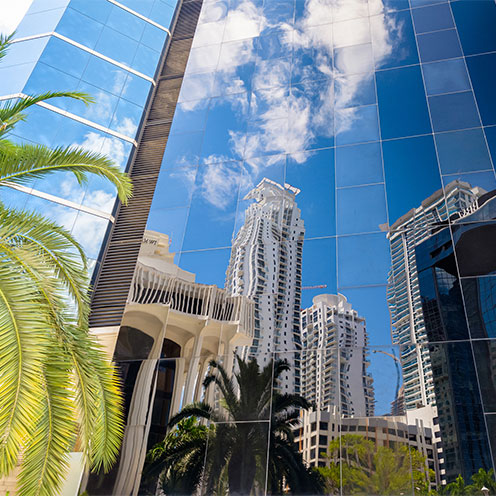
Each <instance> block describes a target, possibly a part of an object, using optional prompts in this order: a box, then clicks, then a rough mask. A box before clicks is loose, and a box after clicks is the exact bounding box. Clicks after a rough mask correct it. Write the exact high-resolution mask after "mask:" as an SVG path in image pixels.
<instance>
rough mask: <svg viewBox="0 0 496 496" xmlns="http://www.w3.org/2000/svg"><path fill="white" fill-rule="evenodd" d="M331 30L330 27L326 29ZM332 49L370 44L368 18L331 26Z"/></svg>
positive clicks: (336, 23)
mask: <svg viewBox="0 0 496 496" xmlns="http://www.w3.org/2000/svg"><path fill="white" fill-rule="evenodd" d="M328 29H329V31H330V30H331V29H330V27H329V28H328ZM332 33H333V39H334V47H335V48H339V47H345V46H351V45H364V44H367V43H370V42H371V38H370V21H369V18H368V17H359V18H357V19H350V20H347V21H341V22H335V23H334V24H333V25H332Z"/></svg>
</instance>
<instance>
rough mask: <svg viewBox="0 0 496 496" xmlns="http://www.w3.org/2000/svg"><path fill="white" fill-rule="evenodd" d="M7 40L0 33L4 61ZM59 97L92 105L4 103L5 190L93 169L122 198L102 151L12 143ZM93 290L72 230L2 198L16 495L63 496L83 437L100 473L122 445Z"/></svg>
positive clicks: (3, 316)
mask: <svg viewBox="0 0 496 496" xmlns="http://www.w3.org/2000/svg"><path fill="white" fill-rule="evenodd" d="M10 39H11V37H1V36H0V59H1V58H2V57H3V56H4V55H5V52H6V50H7V48H8V45H9V42H10ZM60 97H70V98H76V99H79V100H82V101H84V102H85V103H89V102H91V101H92V100H91V98H90V97H88V96H87V95H84V94H81V93H65V92H62V93H61V92H50V93H45V94H43V95H38V96H28V97H25V98H19V99H16V100H12V101H6V102H3V103H2V104H1V106H0V188H2V187H4V188H5V187H7V186H9V185H13V184H14V185H15V184H30V182H32V181H33V180H35V179H39V178H43V177H46V176H47V175H49V174H52V173H54V172H58V171H68V172H72V173H73V174H74V175H75V176H76V178H77V180H78V181H79V183H80V184H81V183H83V182H84V181H86V179H87V175H88V174H96V175H99V176H101V177H104V178H106V179H108V180H109V181H111V182H112V183H113V184H114V185H115V186H116V188H117V192H118V195H119V197H120V199H121V200H122V201H124V202H125V201H126V200H127V199H128V198H129V196H130V194H131V183H130V180H129V178H128V177H127V175H125V174H123V173H121V172H120V171H119V170H118V168H117V167H115V166H114V165H113V164H112V163H111V161H110V160H109V159H107V158H106V157H104V156H102V155H99V154H95V153H91V152H87V151H85V150H82V149H80V148H76V147H70V148H64V149H62V148H56V149H54V150H50V149H49V148H46V147H42V146H34V145H18V144H15V143H13V142H11V141H9V140H8V139H6V135H7V133H8V132H9V131H11V130H12V129H13V127H14V126H15V124H16V123H17V122H19V121H21V120H24V119H25V117H26V116H25V114H24V113H23V112H24V111H25V110H27V109H28V108H29V107H31V106H32V105H35V104H37V103H40V102H42V101H45V100H47V99H51V98H60ZM88 290H89V285H88V277H87V270H86V258H85V256H84V253H83V250H82V249H81V247H80V246H79V244H78V243H77V242H76V240H75V239H74V238H73V237H72V236H71V234H70V233H69V232H67V231H66V230H65V229H63V228H61V227H60V226H58V225H57V224H56V223H54V222H51V221H49V220H47V219H46V218H44V217H43V216H41V215H39V214H35V213H31V212H27V211H22V210H16V209H11V208H7V207H6V206H5V205H3V204H2V203H1V202H0V371H1V372H0V382H1V387H0V477H2V476H5V475H6V474H8V473H9V472H10V471H11V470H12V469H13V468H14V466H15V465H16V464H17V463H18V460H19V457H20V453H21V452H22V453H23V461H22V466H21V471H20V475H19V480H18V482H19V490H18V493H17V494H19V495H20V496H29V495H53V494H56V493H57V490H58V488H59V487H60V484H61V481H62V480H63V476H64V474H65V471H66V469H67V464H68V453H69V452H70V451H71V450H72V449H73V448H74V443H75V439H76V436H77V435H79V441H80V443H81V446H82V449H83V451H84V453H85V455H86V459H87V461H88V463H89V466H90V467H92V468H93V469H95V470H96V469H99V468H102V469H104V470H108V469H109V468H110V467H111V466H112V464H113V462H114V461H115V459H116V456H117V453H118V450H119V446H120V441H121V438H122V431H123V419H122V411H121V407H122V395H121V392H120V387H119V382H118V379H117V376H116V372H115V370H114V367H113V365H112V364H111V363H109V361H108V360H107V357H106V356H105V353H104V351H103V350H102V349H101V348H100V346H99V345H98V343H97V342H96V340H95V339H94V338H93V337H92V336H91V335H90V334H89V332H88V314H89V299H88Z"/></svg>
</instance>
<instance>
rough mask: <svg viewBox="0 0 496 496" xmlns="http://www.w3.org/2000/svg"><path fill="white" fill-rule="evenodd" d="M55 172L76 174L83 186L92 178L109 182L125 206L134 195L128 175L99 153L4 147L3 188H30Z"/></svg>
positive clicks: (0, 179) (0, 166) (0, 171)
mask: <svg viewBox="0 0 496 496" xmlns="http://www.w3.org/2000/svg"><path fill="white" fill-rule="evenodd" d="M54 172H72V173H73V174H74V175H75V177H76V179H77V181H78V182H79V183H80V184H84V183H85V182H86V181H87V180H88V174H95V175H97V176H100V177H103V178H105V179H108V180H109V181H110V182H111V183H112V184H113V185H114V186H115V187H116V189H117V194H118V196H119V198H120V199H121V201H122V202H123V203H126V202H127V200H128V199H129V198H130V196H131V194H132V184H131V180H130V179H129V177H128V175H127V174H125V173H123V172H121V171H120V170H119V168H118V167H116V166H115V165H113V162H112V161H111V160H110V159H109V158H107V157H105V156H104V155H101V154H99V153H94V152H91V151H88V150H84V149H83V148H80V147H75V146H69V147H59V148H55V149H50V148H48V147H46V146H41V145H31V144H21V145H16V146H15V147H14V148H12V147H8V148H5V149H4V148H3V147H0V185H2V184H3V185H5V184H8V183H15V184H26V183H29V182H32V181H33V180H35V179H41V178H43V177H46V176H48V175H49V174H52V173H54Z"/></svg>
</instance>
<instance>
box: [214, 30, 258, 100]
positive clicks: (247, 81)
mask: <svg viewBox="0 0 496 496" xmlns="http://www.w3.org/2000/svg"><path fill="white" fill-rule="evenodd" d="M254 69H255V55H254V40H253V39H252V38H250V39H248V40H243V41H233V42H232V43H222V46H221V49H220V57H219V63H218V65H217V72H216V74H215V83H214V94H215V96H222V95H226V94H232V93H240V92H243V91H250V90H251V81H252V77H253V71H254Z"/></svg>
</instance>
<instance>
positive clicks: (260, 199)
mask: <svg viewBox="0 0 496 496" xmlns="http://www.w3.org/2000/svg"><path fill="white" fill-rule="evenodd" d="M298 193H299V190H298V189H296V188H293V187H292V186H290V185H288V184H285V185H284V186H281V185H280V184H278V183H276V182H274V181H271V180H269V179H267V178H264V179H263V180H262V181H261V182H260V183H259V184H258V186H257V187H256V188H254V189H253V190H251V191H250V192H249V193H248V194H247V195H246V196H245V198H244V199H245V200H255V202H254V203H252V204H251V205H250V206H249V207H248V208H247V209H246V212H245V222H244V224H243V226H242V227H241V229H240V230H239V232H238V234H237V235H236V238H235V240H234V242H233V246H232V250H231V259H230V261H229V266H228V268H227V272H226V290H227V291H228V292H229V293H230V294H231V295H233V296H238V295H244V296H248V297H250V298H251V299H252V300H254V301H255V331H254V339H253V344H252V346H251V347H245V348H243V349H241V354H242V356H243V358H249V357H254V358H256V359H257V361H258V363H259V364H260V366H264V365H265V364H266V363H267V362H268V361H270V359H271V358H272V356H271V355H270V353H271V352H280V353H284V352H289V351H290V352H291V353H289V354H288V355H281V358H287V359H288V361H289V362H290V365H291V371H290V372H289V373H285V374H284V375H283V376H282V381H281V383H280V384H281V389H282V391H283V392H297V393H299V392H301V389H300V378H299V368H300V351H301V340H300V301H301V258H302V250H303V236H304V233H305V228H304V224H303V220H302V218H301V213H300V209H299V208H298V207H297V205H296V201H295V197H296V195H297V194H298Z"/></svg>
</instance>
